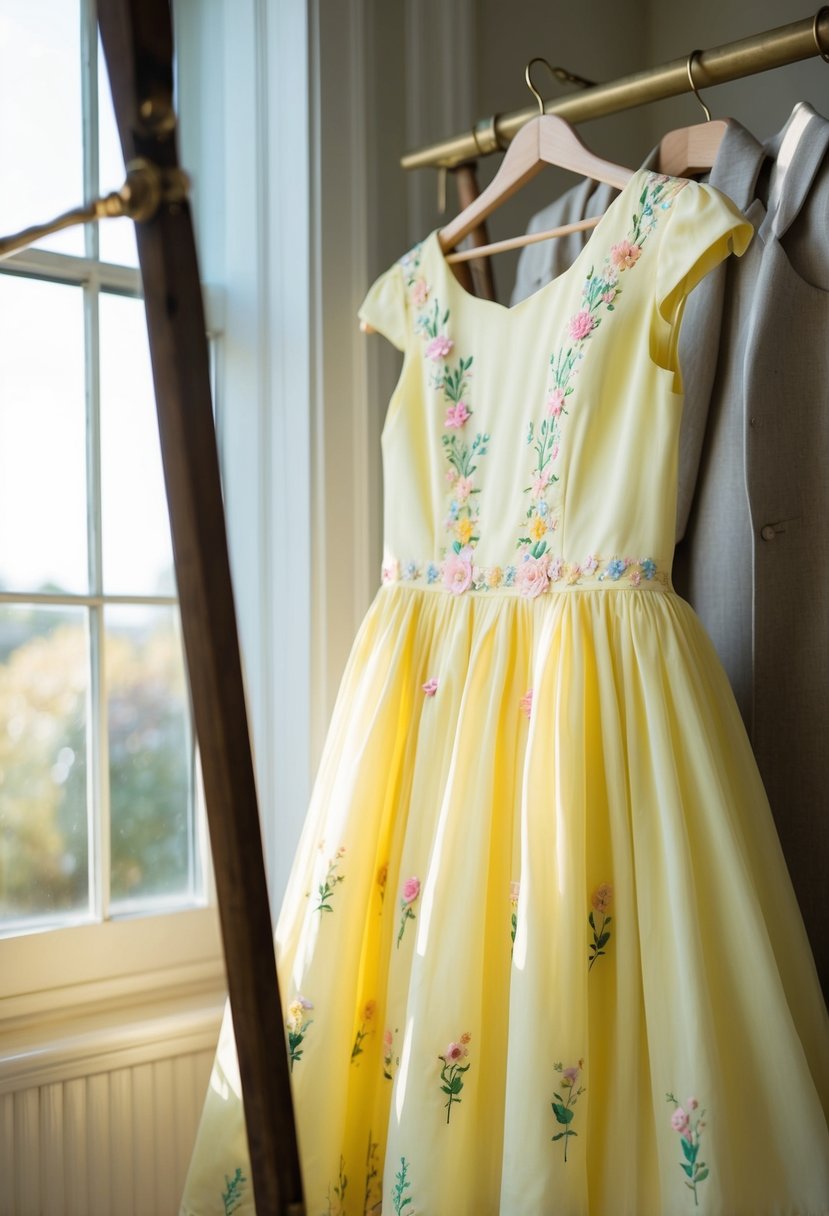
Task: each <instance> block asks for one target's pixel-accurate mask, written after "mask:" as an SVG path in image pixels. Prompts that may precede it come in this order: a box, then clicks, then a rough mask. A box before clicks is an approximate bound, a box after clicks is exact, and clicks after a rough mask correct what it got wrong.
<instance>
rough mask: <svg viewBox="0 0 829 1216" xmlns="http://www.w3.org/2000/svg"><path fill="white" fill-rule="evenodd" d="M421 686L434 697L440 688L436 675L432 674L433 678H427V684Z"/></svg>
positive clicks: (427, 693) (429, 695) (428, 695)
mask: <svg viewBox="0 0 829 1216" xmlns="http://www.w3.org/2000/svg"><path fill="white" fill-rule="evenodd" d="M421 687H422V689H423V691H424V692H425V693H426V696H427V697H433V696H434V695H435V693H436V692H437V690H438V682H437V680H436V679H435V677H434V676H432V678H431V680H427V681H426V683H425V684H422V685H421Z"/></svg>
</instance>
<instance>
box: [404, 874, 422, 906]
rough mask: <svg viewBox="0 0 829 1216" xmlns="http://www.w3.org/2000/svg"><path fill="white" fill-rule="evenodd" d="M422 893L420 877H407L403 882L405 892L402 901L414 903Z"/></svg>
mask: <svg viewBox="0 0 829 1216" xmlns="http://www.w3.org/2000/svg"><path fill="white" fill-rule="evenodd" d="M419 894H420V879H419V878H407V879H406V881H405V882H404V883H403V893H402V900H401V902H402V903H404V904H413V903H414V901H415V900H416V899H417V897H418V895H419Z"/></svg>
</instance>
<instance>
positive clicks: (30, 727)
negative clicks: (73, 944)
mask: <svg viewBox="0 0 829 1216" xmlns="http://www.w3.org/2000/svg"><path fill="white" fill-rule="evenodd" d="M88 704H89V658H88V647H87V619H86V610H85V609H82V608H80V609H77V608H51V607H28V606H26V607H21V606H19V605H9V604H5V605H0V930H4V929H5V930H8V929H9V928H10V927H11V923H12V922H16V921H17V922H19V921H20V920H24V921H29V920H31V921H35V922H37V921H38V920H52V919H56V914H57V913H65V912H69V911H74V912H76V913H77V912H82V913H86V912H88V910H89V902H88V901H89V882H88V876H87V872H88V871H87V867H88V859H87V812H86V806H87V793H86V783H87V778H86V769H87V764H86V749H87V724H86V717H87V705H88ZM62 919H63V918H62Z"/></svg>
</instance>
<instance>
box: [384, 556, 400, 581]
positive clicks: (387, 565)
mask: <svg viewBox="0 0 829 1216" xmlns="http://www.w3.org/2000/svg"><path fill="white" fill-rule="evenodd" d="M399 578H400V562H399V561H398V560H397V558H396V557H395V558H392V560H391V561H390V562H384V563H383V582H384V583H396V582H397V580H398V579H399Z"/></svg>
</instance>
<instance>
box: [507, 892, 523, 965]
mask: <svg viewBox="0 0 829 1216" xmlns="http://www.w3.org/2000/svg"><path fill="white" fill-rule="evenodd" d="M520 891H521V884H520V882H511V883H510V885H509V901H510V906H511V908H512V913H511V915H510V933H509V937H510V941H511V943H512V945H511V946H510V958H512V951H513V949H514V947H515V935H516V933H517V932H518V896H519V893H520Z"/></svg>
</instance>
